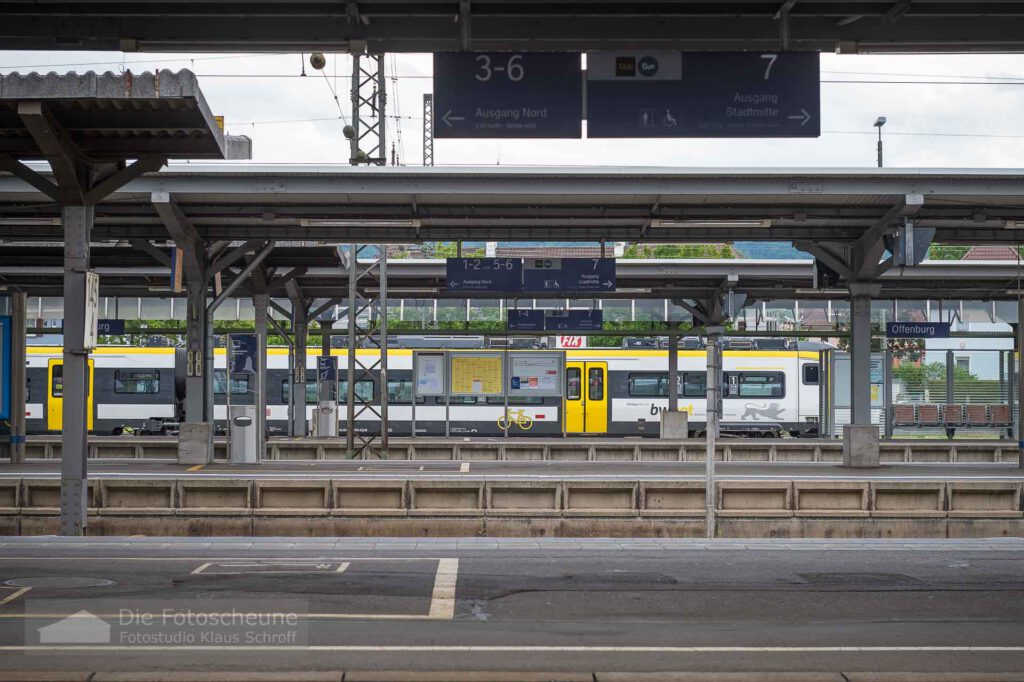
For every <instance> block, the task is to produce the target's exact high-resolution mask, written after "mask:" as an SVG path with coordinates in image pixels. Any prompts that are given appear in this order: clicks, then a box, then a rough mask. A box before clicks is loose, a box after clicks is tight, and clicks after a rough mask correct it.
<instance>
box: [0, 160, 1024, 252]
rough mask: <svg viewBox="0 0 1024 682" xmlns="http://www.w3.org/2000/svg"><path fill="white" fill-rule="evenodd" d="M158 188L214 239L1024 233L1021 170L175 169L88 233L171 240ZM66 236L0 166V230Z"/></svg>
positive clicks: (973, 239) (46, 207) (2, 234)
mask: <svg viewBox="0 0 1024 682" xmlns="http://www.w3.org/2000/svg"><path fill="white" fill-rule="evenodd" d="M157 195H160V196H164V197H166V198H169V199H170V201H173V202H174V203H176V204H177V207H178V209H179V210H180V212H181V214H182V215H183V216H184V217H186V218H187V219H188V220H189V221H190V223H191V225H192V226H193V227H194V228H195V230H196V232H197V233H198V234H199V236H200V237H201V238H204V239H207V240H239V239H271V238H272V239H283V240H293V241H297V240H314V241H325V242H333V243H348V242H359V243H370V244H373V243H409V242H421V241H445V240H449V241H450V240H463V241H527V240H530V241H532V240H541V241H598V240H601V239H605V240H608V241H614V240H620V241H630V242H651V243H657V242H673V243H676V242H699V243H707V242H714V243H721V242H725V241H736V240H761V241H794V240H811V241H830V242H852V241H853V240H856V239H858V238H859V237H861V236H863V235H864V234H865V232H866V231H868V230H871V229H872V228H876V229H877V227H878V226H885V225H889V224H892V223H893V220H894V218H893V216H900V215H902V213H901V211H902V209H903V208H905V207H907V206H908V204H912V205H913V206H914V208H915V209H919V210H916V211H915V214H914V216H913V219H914V223H915V225H917V226H920V227H931V228H935V229H936V235H935V241H936V242H938V243H945V244H956V243H959V244H972V245H973V244H993V243H1000V244H1017V243H1019V242H1020V241H1021V239H1022V236H1024V231H1022V229H1021V228H1024V170H1020V169H916V168H892V169H875V168H869V169H865V168H826V169H816V168H643V167H587V168H555V167H539V168H538V167H516V168H513V167H493V166H491V167H480V168H464V167H459V168H448V167H431V168H421V167H401V168H394V167H386V168H377V167H373V168H366V167H351V166H338V165H335V166H295V165H270V166H264V165H258V164H227V163H200V164H180V163H179V164H172V165H171V166H170V167H169V168H168V169H164V170H162V171H160V172H159V173H149V174H146V175H144V176H142V177H140V178H138V179H135V180H133V181H131V182H130V183H128V184H127V185H126V186H124V187H123V188H122V189H120V190H118V191H116V192H114V193H113V194H112V195H111V196H110V198H109V199H108V200H107V201H104V202H103V203H101V204H100V205H99V206H97V209H96V224H95V227H94V229H93V231H92V235H93V239H94V240H126V239H166V238H167V236H168V231H167V228H166V226H165V224H164V223H163V221H162V220H161V218H160V216H159V215H158V213H157V210H156V208H155V207H154V204H153V199H154V197H156V196H157ZM898 220H902V218H898ZM901 224H902V223H901ZM62 236H63V231H62V228H61V225H60V212H59V208H58V206H57V205H56V204H55V203H53V202H50V201H48V200H46V197H45V196H44V195H43V194H42V193H40V192H39V191H37V190H35V189H34V188H33V187H32V186H31V185H29V184H27V183H26V182H25V181H23V180H21V179H19V178H16V177H13V176H10V175H4V174H2V173H0V239H5V238H6V239H17V240H49V241H55V240H56V241H59V240H60V239H61V238H62Z"/></svg>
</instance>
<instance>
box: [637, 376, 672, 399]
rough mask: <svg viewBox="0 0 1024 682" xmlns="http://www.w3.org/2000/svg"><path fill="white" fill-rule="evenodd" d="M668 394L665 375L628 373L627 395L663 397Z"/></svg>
mask: <svg viewBox="0 0 1024 682" xmlns="http://www.w3.org/2000/svg"><path fill="white" fill-rule="evenodd" d="M667 395H668V378H667V375H661V374H630V375H629V396H630V397H631V398H664V397H666V396H667Z"/></svg>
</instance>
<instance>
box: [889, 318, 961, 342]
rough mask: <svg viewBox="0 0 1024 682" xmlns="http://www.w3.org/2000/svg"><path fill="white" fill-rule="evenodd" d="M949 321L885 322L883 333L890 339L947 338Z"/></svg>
mask: <svg viewBox="0 0 1024 682" xmlns="http://www.w3.org/2000/svg"><path fill="white" fill-rule="evenodd" d="M949 328H950V324H949V322H887V323H886V325H885V335H886V336H887V337H888V338H890V339H948V338H949V331H950V330H949Z"/></svg>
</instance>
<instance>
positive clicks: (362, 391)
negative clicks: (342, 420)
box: [313, 379, 373, 405]
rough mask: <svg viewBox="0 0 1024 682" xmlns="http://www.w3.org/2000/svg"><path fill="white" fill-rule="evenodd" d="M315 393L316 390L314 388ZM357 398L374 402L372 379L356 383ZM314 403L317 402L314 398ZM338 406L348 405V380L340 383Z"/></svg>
mask: <svg viewBox="0 0 1024 682" xmlns="http://www.w3.org/2000/svg"><path fill="white" fill-rule="evenodd" d="M314 391H315V388H314ZM356 396H358V397H359V399H360V400H362V401H365V402H370V401H372V400H373V380H372V379H360V380H359V381H357V382H356ZM313 402H316V398H315V397H314V399H313ZM338 404H339V405H346V404H348V379H343V380H341V381H339V382H338Z"/></svg>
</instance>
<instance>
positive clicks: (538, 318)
mask: <svg viewBox="0 0 1024 682" xmlns="http://www.w3.org/2000/svg"><path fill="white" fill-rule="evenodd" d="M508 330H509V331H510V332H540V331H544V311H543V310H509V311H508Z"/></svg>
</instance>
